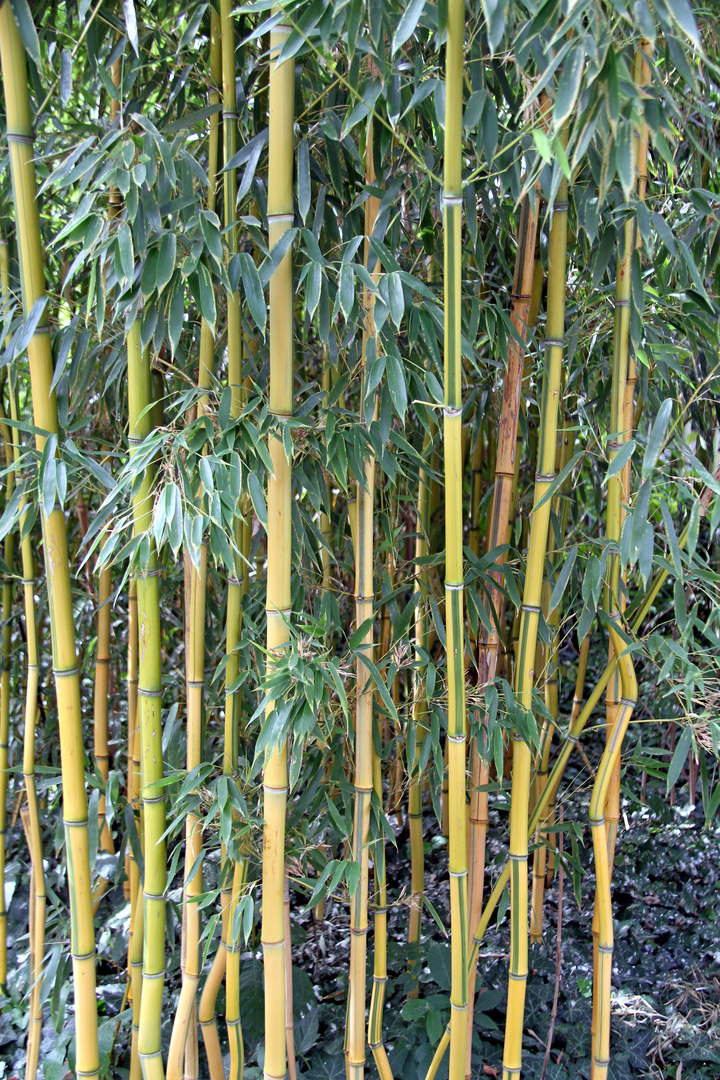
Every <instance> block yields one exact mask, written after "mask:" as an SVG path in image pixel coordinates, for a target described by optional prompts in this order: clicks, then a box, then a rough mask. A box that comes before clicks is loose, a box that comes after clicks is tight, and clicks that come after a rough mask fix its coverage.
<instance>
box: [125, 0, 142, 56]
mask: <svg viewBox="0 0 720 1080" xmlns="http://www.w3.org/2000/svg"><path fill="white" fill-rule="evenodd" d="M123 15H124V17H125V30H126V31H127V36H128V41H129V42H130V44H131V45H132V47H133V50H134V52H135V55H136V56H139V55H140V43H139V41H138V28H137V16H136V14H135V4H134V2H133V0H123Z"/></svg>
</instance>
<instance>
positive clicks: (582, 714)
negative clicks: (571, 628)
mask: <svg viewBox="0 0 720 1080" xmlns="http://www.w3.org/2000/svg"><path fill="white" fill-rule="evenodd" d="M714 478H715V480H720V467H718V468H717V469H716V470H715V473H714ZM712 494H713V492H712V489H711V488H705V489H704V490H703V493H702V495H701V496H700V500H699V503H700V516H701V517H702V516H703V515H704V514H705V513H707V507H708V504H709V502H710V500H711V498H712ZM689 532H690V526H689V525H687V526H686V527H685V529H684V530H683V532H682V533H681V535H680V536H679V537H678V546H679V547H680V548H681V549H682V548H684V547H685V544H686V543H687V539H688V534H689ZM669 574H670V571H669V570H665V569H661V570H658V571H657V573H656V574H655V577H654V578H653V580H652V583H651V585H650V588H649V589H648V591H647V592H646V593H645V595H644V596H643V597H642V599H641V600H640V601H639V602H638V604H637V607H636V608H635V610H634V614H633V620H632V623H631V626H630V630H631V632H632V633H633V634H637V632H638V630H639V629H640V627H641V626H642V624H643V622H644V621H645V618H646V616H647V613H648V612H649V611H650V608H651V607H652V606H653V604H654V603H655V600H656V599H657V595H658V593H659V592H660V590H661V589H662V587H663V585H664V584H665V582H666V581H667V578H668V576H669ZM584 640H585V641H587V640H588V639H587V638H585V639H584ZM616 667H617V660H616V658H615V656H613V657H612V659H611V660H610V661H609V663H608V664H607V666H606V668H605V670H604V672H603V673H602V675H601V676H600V678H599V679H598V681H597V683H596V684H595V688H594V690H593V692H592V693H591V695H590V697H589V698H588V700H587V702H586V703H585V705H584V707H583V708H582V709H578V710H576V709H575V707H573V717H574V719H573V721H572V723H571V724H570V728H569V731H568V734H567V737H566V738H565V741H564V743H563V746H562V748H561V750H560V752H559V754H558V756H557V760H556V761H555V764H554V766H553V768H552V772H551V773H550V776H549V778H548V782H547V784H546V785H545V789H544V791H543V792H542V794H541V796H540V799H539V801H538V803H537V805H536V807H535V809H534V810H533V812H532V814H531V815H530V818H529V821H528V834H527V835H528V840H529V839H530V837H531V836H532V835H533V833H534V831H535V829H536V827H537V824H538V822H539V821H540V819H541V818H542V815H543V814H544V812H545V810H546V808H547V806H548V804H549V802H550V801H551V800H552V799H554V798H555V797H556V795H557V790H558V787H559V786H560V782H561V780H562V777H563V774H564V772H565V767H566V766H567V763H568V760H569V758H570V754H571V753H572V749H573V747H574V746H576V745H577V743H578V740H579V738H580V735H581V734H582V732H583V730H584V728H585V725H586V724H587V722H588V720H589V719H590V717H591V715H592V713H593V711H594V709H595V707H596V705H597V704H598V702H599V701H600V699H601V697H602V695H603V694H604V692H605V690H606V689H607V685H608V683H609V682H610V679H611V678H612V676H613V674H614V672H615V669H616ZM511 870H512V860H510V859H509V860H508V861H507V862H506V863H505V866H504V868H503V870H502V871H501V873H500V875H499V877H498V879H497V881H496V882H495V885H494V887H493V890H492V892H491V894H490V896H489V898H488V901H487V903H486V904H485V907H484V909H483V913H482V917H481V919H480V922H479V923H478V926H477V929H476V930H475V933H474V934H473V936H472V948H471V951H470V960H469V963H470V966H473V965H475V964H476V963H477V957H478V950H479V948H480V945H481V944H482V940H483V938H484V936H485V932H486V930H487V928H488V926H489V925H490V919H491V918H492V916H493V912H494V911H495V909H496V908H497V905H498V903H499V901H500V897H501V896H502V894H503V891H504V889H505V887H506V885H507V883H508V881H509V879H510V873H511ZM449 1045H450V1026H449V1025H448V1027H447V1028H446V1030H445V1032H444V1033H443V1036H442V1039H441V1040H440V1042H439V1043H438V1046H437V1049H436V1051H435V1055H434V1056H433V1059H432V1062H431V1064H430V1068H429V1069H428V1071H427V1073H426V1074H425V1080H433V1078H434V1076H435V1074H436V1073H437V1070H438V1068H439V1066H440V1063H441V1061H442V1059H443V1055H444V1053H445V1051H446V1050H447V1048H448V1046H449Z"/></svg>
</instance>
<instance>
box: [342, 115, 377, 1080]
mask: <svg viewBox="0 0 720 1080" xmlns="http://www.w3.org/2000/svg"><path fill="white" fill-rule="evenodd" d="M365 184H366V186H367V187H372V186H373V185H374V184H375V167H374V163H373V123H372V119H371V120H370V121H369V123H368V128H367V140H366V145H365ZM379 205H380V200H379V199H378V198H377V197H376V196H375V195H371V196H370V198H368V200H367V202H366V203H365V265H366V267H367V268H368V269H369V268H370V237H371V236H372V233H373V230H374V228H375V221H376V218H377V213H378V207H379ZM379 273H380V266H379V263H378V260H377V259H375V260H374V265H373V266H372V270H371V276H372V278H373V281H377V280H378V277H379ZM363 306H364V309H365V325H364V327H363V341H362V370H363V378H362V381H361V386H360V422H361V423H362V424H364V425H365V426H366V427H369V425H370V423H371V421H372V420H375V419H376V418H377V414H378V403H377V395H374V398H373V402H372V406H371V410H370V409H368V404H369V403H368V402H366V400H365V370H366V363H367V357H368V352H369V351H370V350H371V349H376V348H377V336H376V333H375V322H374V315H373V312H374V296H373V294H372V292H371V291H370V290H369V289H367V288H366V289H365V290H364V296H363ZM375 464H376V463H375V457H374V455H373V454H372V453H371V452H370V453H368V455H367V457H366V459H365V462H364V474H363V476H362V478H360V479H358V482H357V495H356V522H357V523H356V533H355V535H356V543H355V625H356V626H357V627H360V626H363V625H364V624H366V623H367V624H369V625H368V629H367V630H366V632H365V634H364V636H363V640H362V642H361V644H360V645H359V647H358V658H357V664H356V679H357V706H356V711H355V716H356V720H355V779H354V782H355V822H354V829H353V859H354V860H355V861H356V862H357V863H358V864H359V866H360V881H359V884H358V886H357V888H356V890H355V895H354V896H353V898H352V900H351V903H350V932H351V937H350V984H349V996H348V1031H347V1069H348V1077H349V1078H350V1080H362V1078H363V1076H364V1070H365V1007H366V987H365V969H366V960H367V932H368V884H369V881H368V879H369V853H370V848H369V844H370V802H371V798H372V792H373V757H372V754H373V746H372V725H373V698H374V687H373V683H372V679H371V678H370V672H369V670H368V668H367V667H366V665H365V664H364V663H363V659H364V658H365V657H367V659H368V660H370V662H371V663H372V662H373V661H374V659H375V637H374V630H373V622H372V620H373V606H374V599H375V587H374V575H373V564H374V548H373V526H374V508H375ZM381 801H382V796H381ZM381 847H382V844H381V842H380V841H378V843H377V844H376V845H375V848H376V849H380V848H381ZM377 858H379V861H380V865H381V866H384V853H383V852H382V850H378V854H377ZM375 929H376V937H375V949H376V954H375V959H376V962H380V966H381V968H382V966H383V965H382V949H383V943H382V942H381V941H380V940H379V937H380V936H381V934H382V930H383V927H382V919H381V921H380V926H378V925H377V923H376V927H375ZM378 949H379V950H380V951H379V952H378ZM384 993H385V983H384V981H379V982H376V981H374V982H373V995H374V997H375V1014H376V1015H377V1014H378V1010H379V1017H380V1024H379V1026H378V1027H377V1028H376V1030H374V1031H373V1032H372V1034H371V1036H370V1042H371V1045H372V1044H373V1043H374V1044H376V1045H375V1047H374V1050H373V1053H374V1056H375V1059H376V1061H378V1060H379V1061H382V1060H383V1050H382V1049H380V1047H381V1046H382V1001H383V998H384Z"/></svg>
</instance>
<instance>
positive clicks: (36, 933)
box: [0, 240, 46, 1080]
mask: <svg viewBox="0 0 720 1080" xmlns="http://www.w3.org/2000/svg"><path fill="white" fill-rule="evenodd" d="M0 279H1V283H2V291H3V292H4V293H5V294H6V295H7V294H8V292H9V289H10V268H9V260H8V248H7V244H6V242H5V241H3V240H0ZM8 396H9V401H10V417H11V419H12V420H13V421H14V422H16V423H17V420H18V412H17V402H16V397H15V391H14V389H13V383H12V377H11V379H10V380H9V383H8ZM17 432H18V429H17V428H16V427H12V428H10V440H11V442H12V454H13V461H14V462H15V465H16V467H17V463H18V462H19V460H20V446H19V444H18V435H17ZM28 512H29V511H28V508H27V500H26V499H23V502H22V504H21V508H20V536H21V545H20V546H21V553H22V575H23V581H22V584H23V597H24V602H25V641H26V650H27V686H26V688H25V731H24V736H23V780H24V783H25V794H26V796H27V808H26V810H24V811H23V814H24V823H25V821H26V822H27V824H26V825H25V830H26V833H27V836H28V848H29V851H30V862H31V864H32V873H31V889H30V920H29V922H30V926H29V930H30V943H31V956H32V963H31V965H30V980H31V982H30V985H31V990H30V1008H29V1010H28V1011H29V1016H28V1036H27V1060H26V1065H25V1075H26V1076H27V1077H28V1078H32V1080H34V1078H35V1077H36V1075H37V1070H38V1064H39V1059H40V1039H41V1035H42V1019H43V1009H42V1004H41V1001H40V992H41V990H42V973H43V954H44V951H45V902H46V890H45V870H44V867H43V849H42V831H41V829H40V807H39V803H38V797H37V789H36V786H35V720H36V717H37V696H38V684H39V678H40V667H39V663H38V642H37V621H36V613H35V559H34V556H33V548H32V536H31V534H30V531H29V530H28V529H27V524H28Z"/></svg>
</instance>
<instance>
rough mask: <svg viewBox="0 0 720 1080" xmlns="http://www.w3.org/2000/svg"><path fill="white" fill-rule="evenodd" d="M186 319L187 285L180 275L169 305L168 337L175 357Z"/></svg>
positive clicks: (171, 293) (172, 291)
mask: <svg viewBox="0 0 720 1080" xmlns="http://www.w3.org/2000/svg"><path fill="white" fill-rule="evenodd" d="M184 319H185V283H184V282H183V280H182V277H181V276H180V275H179V274H178V276H177V279H176V281H175V283H174V285H173V287H172V289H171V291H170V303H169V304H168V337H169V338H170V348H171V349H172V354H173V356H175V353H176V352H177V347H178V344H179V342H180V335H181V334H182V328H183V322H184Z"/></svg>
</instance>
